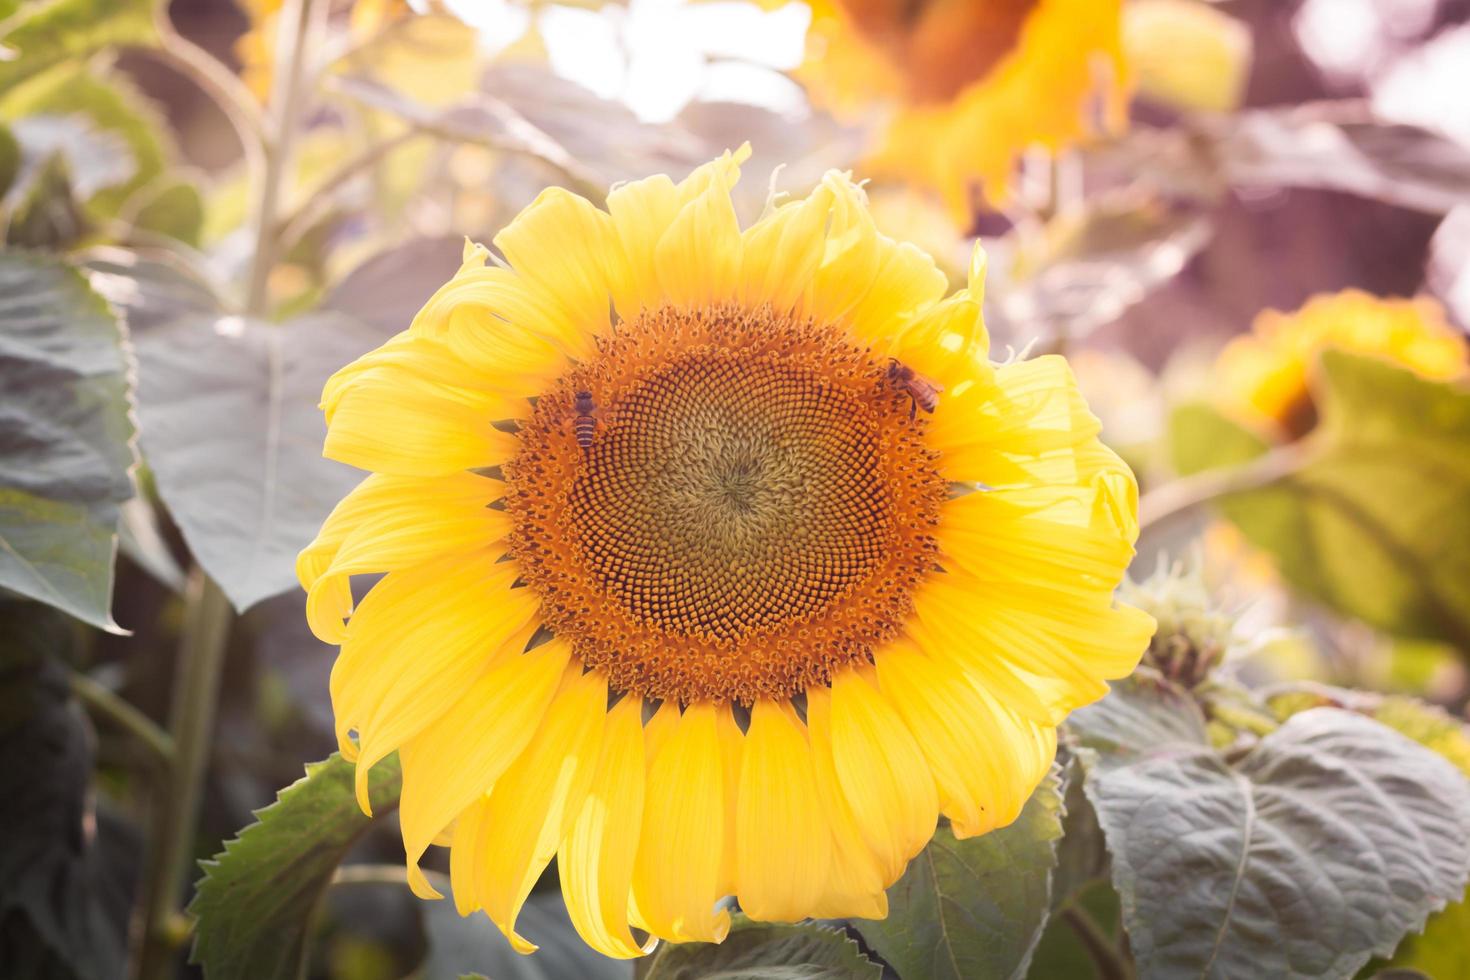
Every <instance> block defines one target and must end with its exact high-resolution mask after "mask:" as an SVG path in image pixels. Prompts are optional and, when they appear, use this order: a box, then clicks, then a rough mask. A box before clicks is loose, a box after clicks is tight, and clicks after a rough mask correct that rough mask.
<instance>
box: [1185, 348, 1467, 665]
mask: <svg viewBox="0 0 1470 980" xmlns="http://www.w3.org/2000/svg"><path fill="white" fill-rule="evenodd" d="M1313 401H1314V403H1315V404H1316V405H1317V410H1318V413H1319V415H1320V422H1319V424H1318V426H1317V428H1316V430H1315V431H1314V432H1313V433H1312V434H1310V435H1309V436H1308V437H1307V439H1306V441H1304V442H1303V443H1302V444H1301V445H1300V446H1298V447H1297V448H1296V449H1295V450H1294V451H1295V452H1296V453H1298V454H1299V455H1300V456H1301V457H1302V459H1303V463H1302V465H1300V466H1297V467H1295V468H1293V469H1292V470H1291V471H1290V472H1289V473H1287V474H1286V475H1283V476H1280V477H1278V478H1275V479H1269V480H1265V481H1263V482H1262V483H1261V485H1259V486H1256V487H1252V488H1250V489H1248V490H1244V491H1241V492H1238V493H1233V494H1231V495H1230V497H1229V499H1228V500H1226V501H1224V502H1223V503H1222V505H1221V508H1222V510H1223V511H1224V513H1225V514H1226V515H1227V516H1228V517H1229V518H1230V519H1231V520H1232V521H1234V522H1235V523H1236V524H1237V525H1238V526H1239V527H1240V529H1241V530H1242V531H1243V532H1244V534H1245V536H1246V537H1247V539H1249V540H1250V541H1251V543H1253V544H1255V545H1256V546H1257V547H1261V548H1264V549H1266V550H1268V551H1269V552H1271V554H1272V556H1273V557H1274V558H1275V560H1276V563H1277V566H1278V568H1279V569H1280V571H1281V573H1282V575H1283V576H1284V577H1285V578H1286V579H1287V580H1288V581H1290V582H1291V583H1292V584H1293V585H1294V586H1296V587H1297V588H1299V589H1301V590H1302V591H1304V592H1305V593H1307V594H1309V595H1311V596H1313V597H1314V598H1317V599H1319V600H1321V601H1322V602H1325V603H1327V604H1329V605H1331V606H1333V607H1334V608H1336V609H1338V610H1340V611H1342V612H1344V613H1346V614H1348V615H1351V616H1356V617H1358V618H1360V619H1362V620H1364V621H1366V622H1368V623H1371V624H1372V625H1374V626H1377V627H1379V628H1381V629H1384V630H1388V631H1390V632H1392V633H1395V634H1398V635H1402V636H1406V637H1417V638H1425V639H1439V640H1445V641H1447V642H1450V643H1452V644H1454V645H1455V646H1457V647H1458V648H1459V649H1461V650H1462V651H1465V652H1470V591H1467V589H1470V564H1467V563H1470V523H1466V522H1465V520H1464V517H1465V515H1467V514H1470V391H1467V390H1465V388H1464V387H1463V386H1461V385H1458V384H1456V383H1453V382H1434V381H1427V380H1424V379H1422V378H1420V377H1418V376H1416V375H1415V374H1414V373H1413V372H1411V371H1407V370H1405V369H1403V368H1399V367H1396V366H1393V365H1390V364H1387V363H1384V362H1382V361H1380V360H1378V359H1375V358H1369V357H1359V356H1354V355H1351V354H1346V353H1343V352H1341V351H1333V350H1329V351H1327V352H1325V353H1324V354H1323V355H1322V357H1321V362H1320V370H1319V371H1318V372H1317V375H1316V379H1315V387H1314V392H1313ZM1170 443H1171V445H1172V447H1173V455H1174V461H1175V464H1176V465H1177V466H1178V468H1179V470H1180V472H1182V473H1185V474H1189V473H1195V472H1199V471H1202V470H1205V469H1208V468H1211V467H1216V466H1222V465H1226V466H1228V465H1238V464H1241V463H1245V462H1247V461H1249V460H1252V459H1257V458H1260V457H1261V456H1262V455H1263V454H1264V453H1265V452H1266V451H1267V447H1266V443H1265V441H1264V440H1262V439H1261V438H1260V437H1258V436H1256V435H1254V434H1253V433H1251V432H1249V431H1247V430H1246V429H1244V428H1242V427H1240V426H1238V425H1236V424H1235V423H1233V422H1231V421H1229V420H1228V419H1226V418H1224V417H1223V416H1221V415H1219V414H1217V413H1216V412H1215V411H1214V410H1213V409H1210V408H1208V407H1205V406H1202V405H1197V406H1190V407H1186V408H1181V409H1180V410H1179V411H1177V412H1176V413H1175V416H1174V420H1173V424H1172V426H1171V433H1170Z"/></svg>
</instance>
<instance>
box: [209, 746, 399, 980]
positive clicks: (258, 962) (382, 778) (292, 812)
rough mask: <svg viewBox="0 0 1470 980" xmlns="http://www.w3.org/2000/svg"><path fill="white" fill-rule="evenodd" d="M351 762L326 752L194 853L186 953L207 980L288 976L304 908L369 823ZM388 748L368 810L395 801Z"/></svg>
mask: <svg viewBox="0 0 1470 980" xmlns="http://www.w3.org/2000/svg"><path fill="white" fill-rule="evenodd" d="M353 772H354V767H353V765H352V764H351V763H349V762H346V761H344V760H343V759H342V757H341V756H339V755H337V754H336V753H333V754H332V756H331V757H330V758H328V759H327V760H326V761H324V762H318V763H314V764H312V765H308V766H307V767H306V776H305V777H303V778H302V779H298V780H297V781H296V782H294V783H292V784H291V785H290V786H287V787H286V788H285V789H283V790H281V792H280V795H279V797H278V798H277V799H276V802H274V803H272V804H271V805H270V806H268V807H265V808H263V809H261V810H257V811H256V816H257V817H258V818H259V820H258V821H257V822H256V823H253V824H251V825H250V826H248V827H246V828H245V829H244V830H242V831H240V834H239V836H237V837H236V838H235V839H234V840H231V841H226V842H225V849H224V851H223V853H221V854H219V855H218V856H216V857H215V859H214V860H213V861H204V862H201V864H202V866H203V868H204V877H203V878H202V879H201V880H200V882H199V887H198V891H197V892H196V894H195V896H194V900H193V901H192V902H190V903H189V911H190V912H191V913H192V914H193V915H194V916H195V918H196V919H197V920H198V921H197V924H196V926H195V929H194V946H193V949H192V951H191V952H190V955H189V958H190V962H193V963H197V964H199V965H201V966H203V967H204V971H205V973H206V975H207V976H208V977H209V978H210V980H232V978H239V980H296V978H297V977H299V976H301V975H302V972H301V971H302V970H303V968H304V964H305V958H306V941H307V936H308V932H309V930H310V928H311V920H312V912H313V911H314V910H315V908H316V906H317V904H318V902H319V901H320V899H321V897H322V894H323V893H324V892H325V891H326V889H327V886H328V885H330V884H331V880H332V875H333V873H334V872H335V871H336V870H337V866H338V865H340V864H341V863H342V859H343V858H344V857H346V855H347V852H348V850H350V849H351V847H352V845H353V844H354V843H356V842H357V839H358V838H359V837H361V836H362V834H363V833H364V832H365V831H366V830H367V828H368V826H369V825H370V824H371V822H372V821H371V818H369V817H367V816H364V815H363V812H362V811H361V810H360V809H358V806H357V797H356V796H355V795H354V793H353ZM399 781H400V773H399V767H398V757H397V756H396V755H395V756H390V757H389V758H387V759H385V760H383V761H382V762H380V763H378V764H377V765H376V766H374V767H373V772H372V777H371V790H370V795H371V799H372V805H373V812H374V813H375V814H381V813H383V812H384V811H386V810H388V809H390V808H392V807H393V806H395V805H396V804H397V801H398V791H399Z"/></svg>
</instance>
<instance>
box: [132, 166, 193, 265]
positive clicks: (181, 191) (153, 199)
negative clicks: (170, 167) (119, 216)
mask: <svg viewBox="0 0 1470 980" xmlns="http://www.w3.org/2000/svg"><path fill="white" fill-rule="evenodd" d="M143 196H144V200H143V202H142V203H141V204H140V205H139V206H138V208H137V210H136V211H134V212H133V214H132V216H131V221H132V225H133V227H134V228H137V229H139V230H142V231H150V232H153V233H154V234H157V235H165V236H167V237H169V238H176V239H178V240H179V241H181V242H183V243H185V244H186V245H192V246H195V247H196V248H197V247H198V245H199V235H200V233H201V231H202V230H203V228H204V198H203V197H201V196H200V194H199V188H198V187H195V186H194V185H193V184H191V183H189V182H188V181H185V180H169V179H165V180H164V181H162V182H161V183H159V184H158V185H156V186H154V187H150V188H148V189H147V190H145V191H143Z"/></svg>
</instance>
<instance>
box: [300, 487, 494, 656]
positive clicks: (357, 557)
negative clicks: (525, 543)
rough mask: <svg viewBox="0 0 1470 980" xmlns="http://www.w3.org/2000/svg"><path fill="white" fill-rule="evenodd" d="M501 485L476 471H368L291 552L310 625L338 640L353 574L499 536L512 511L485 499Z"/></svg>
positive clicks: (405, 564) (407, 564) (470, 547)
mask: <svg viewBox="0 0 1470 980" xmlns="http://www.w3.org/2000/svg"><path fill="white" fill-rule="evenodd" d="M502 492H503V489H502V485H501V483H500V482H499V481H497V480H491V479H487V478H485V477H482V476H477V475H476V474H473V473H455V474H452V475H450V476H446V477H435V478H428V479H417V478H413V477H393V476H384V475H381V474H374V475H373V476H370V477H368V478H367V479H366V480H364V481H363V482H362V483H361V484H360V485H358V487H357V488H356V489H355V490H353V491H352V493H350V494H348V495H347V496H346V497H345V498H343V500H342V502H341V503H339V504H338V505H337V506H336V507H335V508H334V509H333V510H332V513H331V515H330V516H328V517H327V520H326V523H325V524H323V525H322V530H321V531H320V532H319V533H318V534H317V537H316V540H315V541H313V542H312V543H311V544H310V545H308V546H307V547H306V548H305V549H304V550H303V551H302V552H301V554H300V555H299V556H298V557H297V559H296V570H297V575H298V577H299V578H300V579H301V582H302V585H304V586H305V587H306V589H307V595H306V620H307V623H308V624H310V626H311V630H312V632H313V633H315V634H316V636H317V638H318V639H320V640H321V641H322V642H323V643H341V642H342V640H343V638H344V637H345V636H346V635H347V631H346V629H345V628H344V627H343V625H342V620H343V619H345V618H346V617H347V616H348V615H350V614H351V612H352V591H351V587H350V584H349V580H350V577H351V576H353V575H361V574H365V573H369V572H392V571H398V570H400V569H405V568H411V567H412V566H414V565H419V564H422V563H423V562H426V561H430V560H433V559H436V558H442V557H445V556H447V555H452V554H459V553H465V552H469V551H474V550H478V549H481V548H484V547H486V546H487V545H490V544H493V543H495V542H496V541H498V540H500V539H501V538H503V537H504V536H505V533H506V532H507V531H508V530H509V527H510V525H509V519H508V517H507V515H506V513H505V512H504V511H499V510H491V509H489V507H488V506H487V505H488V504H489V503H490V502H491V501H492V500H495V499H497V498H498V497H500V496H501V494H502Z"/></svg>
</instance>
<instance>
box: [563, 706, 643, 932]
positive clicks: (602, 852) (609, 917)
mask: <svg viewBox="0 0 1470 980" xmlns="http://www.w3.org/2000/svg"><path fill="white" fill-rule="evenodd" d="M642 713H643V704H642V700H641V699H640V698H637V697H633V696H631V695H627V696H624V697H623V699H622V700H621V701H619V702H618V703H617V704H616V705H614V706H613V708H612V710H611V711H609V712H608V715H607V727H606V729H605V730H604V732H603V736H602V748H601V750H600V751H599V753H598V759H597V768H596V769H595V771H594V772H593V775H592V784H591V786H590V787H589V788H588V790H587V796H586V798H585V799H584V800H583V802H582V806H581V808H580V809H579V810H578V811H577V813H576V815H575V816H574V817H573V818H572V822H571V826H570V828H569V829H568V830H567V836H566V839H565V840H563V841H562V844H561V850H560V851H558V852H557V858H556V867H557V871H558V873H559V874H560V876H561V890H562V895H563V896H564V897H565V898H566V903H567V913H568V914H569V915H570V916H571V919H572V925H573V926H575V927H576V929H577V933H578V935H580V936H581V937H582V938H583V939H584V940H585V941H586V942H587V945H589V946H591V947H592V948H593V949H595V950H597V951H598V952H599V953H602V954H603V955H605V956H613V957H616V958H618V959H630V958H632V957H635V956H642V955H643V954H644V953H646V952H648V951H649V949H651V947H652V941H650V943H649V944H648V945H645V946H639V945H638V943H637V942H636V941H635V940H634V939H633V934H632V932H631V931H629V929H628V890H629V888H631V887H632V883H633V860H634V858H635V857H636V856H637V853H638V835H639V832H640V831H641V830H642V826H643V787H644V780H645V778H646V776H645V766H646V763H645V761H644V758H643V718H642Z"/></svg>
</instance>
